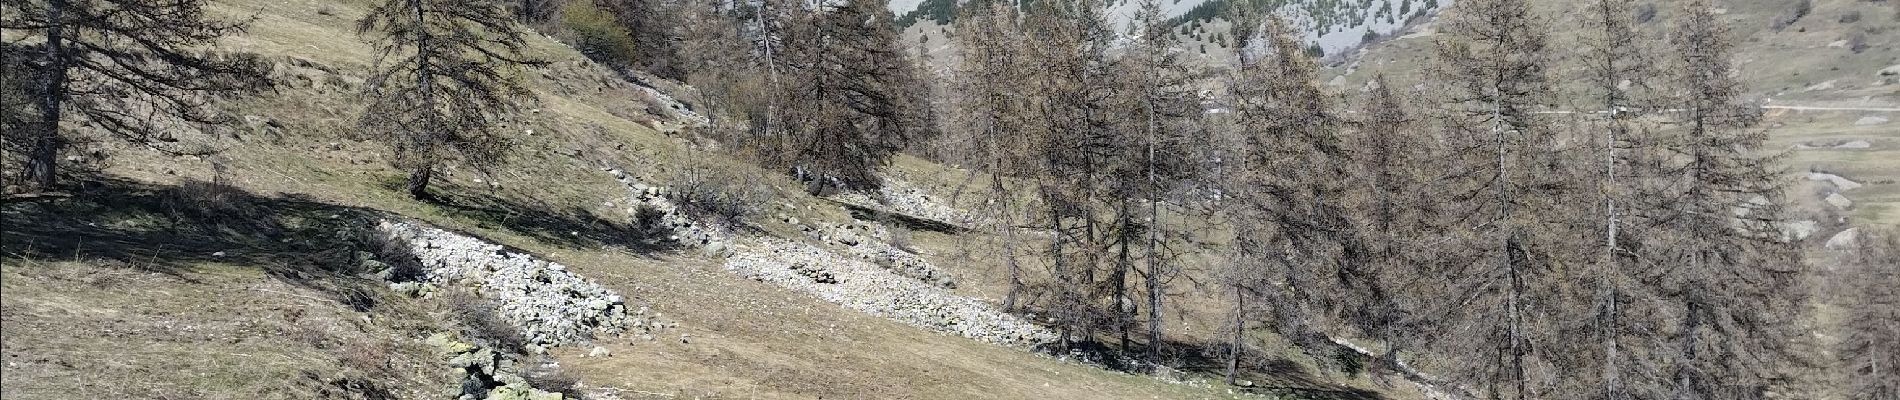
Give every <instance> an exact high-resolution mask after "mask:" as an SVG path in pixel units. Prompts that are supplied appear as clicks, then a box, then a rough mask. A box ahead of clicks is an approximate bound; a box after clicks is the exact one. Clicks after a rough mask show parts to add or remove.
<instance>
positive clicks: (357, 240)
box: [0, 180, 382, 310]
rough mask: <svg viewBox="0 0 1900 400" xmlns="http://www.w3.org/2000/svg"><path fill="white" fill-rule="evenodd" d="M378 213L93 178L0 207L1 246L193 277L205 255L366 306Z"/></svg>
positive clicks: (12, 253)
mask: <svg viewBox="0 0 1900 400" xmlns="http://www.w3.org/2000/svg"><path fill="white" fill-rule="evenodd" d="M381 215H382V214H381V213H379V212H375V211H371V210H363V209H356V208H350V207H342V206H337V205H332V204H325V203H321V202H316V201H311V200H308V199H302V198H297V197H281V198H270V197H260V196H256V195H253V194H250V193H247V192H244V191H241V190H237V189H235V188H231V187H229V186H225V185H219V184H214V183H208V182H202V181H189V182H185V183H184V184H181V185H178V186H159V185H149V184H142V183H135V182H129V181H123V180H106V181H97V182H87V183H85V184H82V185H80V187H79V188H78V189H77V190H76V191H75V192H74V193H73V194H72V196H70V197H61V198H40V199H33V200H28V201H11V202H8V203H6V204H4V205H3V206H0V220H4V221H3V222H4V226H5V229H4V230H0V253H4V256H5V257H7V258H19V259H27V260H39V261H83V262H96V263H99V264H101V265H108V266H123V267H129V268H135V269H141V270H145V271H150V272H155V273H162V274H166V275H170V276H173V277H176V278H179V279H183V280H186V281H190V277H189V275H188V274H186V272H190V269H191V268H194V267H195V266H197V265H201V264H206V263H221V264H230V265H240V266H247V267H256V268H260V269H261V270H262V271H263V272H265V273H266V274H268V275H269V276H271V277H273V278H276V279H279V280H282V281H284V282H287V283H291V284H294V285H297V286H301V287H307V288H312V289H316V290H318V291H319V292H322V293H327V294H330V295H333V296H334V297H335V299H334V300H337V301H339V302H341V303H344V304H347V305H350V306H351V307H353V308H356V309H359V310H367V309H368V308H371V307H374V306H375V303H376V300H375V299H376V298H377V296H376V295H375V294H374V292H372V291H371V287H370V286H369V285H368V284H367V283H368V280H365V279H360V278H353V276H354V275H355V274H359V273H362V272H365V271H359V270H358V269H359V266H360V264H359V259H358V256H357V252H358V251H368V250H372V249H373V248H372V247H370V242H369V241H368V238H369V236H368V235H366V234H365V232H366V231H365V229H364V228H365V227H368V226H370V225H368V224H371V223H373V222H374V221H375V220H376V219H377V218H379V217H381Z"/></svg>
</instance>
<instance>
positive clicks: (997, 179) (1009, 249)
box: [990, 129, 1023, 312]
mask: <svg viewBox="0 0 1900 400" xmlns="http://www.w3.org/2000/svg"><path fill="white" fill-rule="evenodd" d="M991 131H992V134H991V136H990V137H991V141H992V142H991V143H995V142H994V141H995V140H996V139H995V135H994V129H991ZM991 157H1001V156H997V155H995V154H994V153H992V154H991ZM1001 164H1002V163H1000V162H995V161H992V162H991V163H990V171H991V172H990V185H991V188H992V189H993V190H994V191H995V193H996V196H999V197H1003V199H1002V200H1001V201H1002V204H1003V257H1004V258H1005V259H1006V261H1008V262H1009V294H1007V295H1004V297H1003V311H1004V312H1016V297H1017V296H1018V294H1019V293H1020V292H1022V288H1023V275H1022V266H1021V265H1019V264H1018V263H1017V262H1016V214H1015V210H1012V209H1010V206H1009V205H1010V204H1012V203H1010V202H1011V201H1013V200H1014V199H1012V198H1009V194H1008V192H1006V191H1005V190H1004V187H1003V174H1002V173H1001V172H997V171H1001V170H1000V169H998V168H1001V167H1002V165H1001Z"/></svg>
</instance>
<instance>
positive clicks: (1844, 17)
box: [1841, 11, 1860, 24]
mask: <svg viewBox="0 0 1900 400" xmlns="http://www.w3.org/2000/svg"><path fill="white" fill-rule="evenodd" d="M1855 22H1860V11H1848V12H1845V13H1842V14H1841V23H1843V24H1851V23H1855Z"/></svg>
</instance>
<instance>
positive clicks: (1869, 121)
mask: <svg viewBox="0 0 1900 400" xmlns="http://www.w3.org/2000/svg"><path fill="white" fill-rule="evenodd" d="M1884 123H1887V118H1885V117H1876V116H1871V115H1870V116H1865V117H1860V120H1858V121H1854V126H1870V125H1880V124H1884Z"/></svg>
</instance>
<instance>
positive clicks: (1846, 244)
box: [1826, 228, 1860, 250]
mask: <svg viewBox="0 0 1900 400" xmlns="http://www.w3.org/2000/svg"><path fill="white" fill-rule="evenodd" d="M1859 236H1860V228H1847V230H1844V231H1841V233H1836V234H1834V236H1833V237H1830V238H1827V244H1826V247H1827V248H1828V249H1829V250H1843V249H1848V248H1852V247H1854V244H1855V242H1857V241H1858V238H1859Z"/></svg>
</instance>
